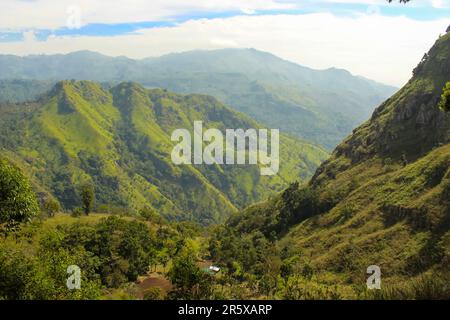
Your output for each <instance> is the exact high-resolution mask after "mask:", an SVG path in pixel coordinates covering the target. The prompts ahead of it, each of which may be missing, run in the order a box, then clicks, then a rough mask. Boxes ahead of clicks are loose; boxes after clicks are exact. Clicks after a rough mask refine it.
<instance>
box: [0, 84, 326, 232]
mask: <svg viewBox="0 0 450 320" xmlns="http://www.w3.org/2000/svg"><path fill="white" fill-rule="evenodd" d="M0 113H1V117H0V123H1V126H0V127H1V129H0V130H1V135H0V148H1V153H2V155H3V157H6V158H8V159H9V160H10V161H12V162H14V163H15V164H16V165H17V166H19V167H20V168H22V170H23V171H24V172H26V174H27V175H28V176H29V177H30V178H31V179H32V181H33V183H34V185H35V189H36V190H37V191H38V192H39V194H40V196H41V198H42V197H45V194H50V195H52V196H54V197H55V198H56V199H57V200H58V201H59V202H60V203H61V205H62V206H63V208H65V209H68V210H72V209H74V208H75V207H77V206H80V196H79V186H82V185H85V184H93V185H94V188H95V195H96V199H95V206H96V209H97V210H100V211H104V212H111V211H114V210H117V209H118V208H122V209H126V210H127V211H128V212H138V211H140V210H141V209H142V208H144V207H149V208H150V209H152V210H154V211H156V212H158V213H160V214H161V215H162V216H165V217H169V218H180V219H194V220H196V221H199V222H201V223H204V224H209V223H212V222H218V221H221V220H223V219H224V218H225V217H226V216H227V215H229V214H230V213H232V212H234V211H236V210H237V209H238V208H242V207H244V206H246V205H248V204H250V203H253V202H256V201H260V200H262V199H264V198H266V197H267V196H268V195H269V194H271V193H273V192H276V191H279V190H282V189H283V188H285V187H286V186H287V185H288V183H290V182H292V181H294V180H297V179H299V180H305V179H307V178H308V177H310V176H311V175H312V173H313V172H314V170H315V168H316V167H317V166H318V165H319V164H320V163H321V161H322V160H323V159H324V158H325V157H326V152H324V151H323V150H322V149H320V148H318V147H316V146H314V145H311V144H308V143H304V142H302V141H299V140H297V139H294V138H290V137H288V136H286V135H282V136H281V141H280V171H279V173H278V174H277V175H275V176H261V175H260V169H259V168H258V166H256V165H240V166H227V165H223V166H216V165H214V166H207V165H195V166H191V165H184V166H183V165H181V166H176V165H174V164H173V163H172V161H171V157H170V154H171V151H172V148H173V146H174V143H173V142H172V141H171V134H172V131H173V130H174V129H178V128H185V129H188V130H189V131H190V132H191V133H192V132H193V122H194V121H196V120H200V121H203V125H204V127H205V128H217V129H219V130H221V131H224V130H225V129H226V128H229V129H237V128H243V129H246V128H259V127H261V125H260V124H258V123H255V122H253V121H252V120H249V119H248V118H246V117H245V116H243V115H241V114H239V113H236V112H234V111H232V110H230V109H228V108H227V107H225V106H224V105H223V104H221V103H220V102H218V101H217V100H216V99H214V98H212V97H209V96H204V95H195V94H191V95H178V94H174V93H170V92H167V91H165V90H160V89H152V90H149V89H145V88H143V87H142V86H140V85H138V84H135V83H122V84H119V85H117V86H114V87H113V88H111V89H105V88H104V86H102V85H100V84H97V83H94V82H89V81H80V82H78V81H62V82H59V83H57V84H56V85H55V86H54V87H53V89H52V90H51V91H50V92H48V93H47V94H46V95H44V96H42V97H41V98H40V99H39V100H38V101H36V102H33V103H24V104H19V105H17V104H16V105H2V106H1V107H0Z"/></svg>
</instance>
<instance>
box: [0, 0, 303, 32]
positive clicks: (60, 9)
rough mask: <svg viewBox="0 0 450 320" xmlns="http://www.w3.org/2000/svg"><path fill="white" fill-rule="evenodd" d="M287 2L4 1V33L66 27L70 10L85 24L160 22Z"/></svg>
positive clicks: (1, 17)
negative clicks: (193, 13)
mask: <svg viewBox="0 0 450 320" xmlns="http://www.w3.org/2000/svg"><path fill="white" fill-rule="evenodd" d="M293 6H295V1H294V2H289V1H283V0H245V4H243V1H242V0H221V1H216V0H170V1H169V0H126V1H124V0H58V1H55V0H2V2H1V11H0V30H17V29H29V28H41V29H56V28H60V27H66V26H67V21H68V19H70V17H71V12H68V11H70V10H68V9H69V8H71V7H79V8H80V10H81V18H82V22H83V23H84V24H88V23H129V22H142V21H159V20H165V19H169V18H171V17H174V16H180V15H183V14H189V13H192V12H222V11H229V10H234V11H242V12H245V13H248V14H249V13H252V12H254V11H255V10H272V9H288V8H292V7H293Z"/></svg>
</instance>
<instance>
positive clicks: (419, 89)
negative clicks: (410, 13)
mask: <svg viewBox="0 0 450 320" xmlns="http://www.w3.org/2000/svg"><path fill="white" fill-rule="evenodd" d="M448 81H450V34H447V35H445V36H443V37H441V38H440V39H438V40H437V42H436V44H435V45H434V46H433V48H432V49H431V50H430V51H429V53H428V54H426V55H425V56H424V58H423V60H422V61H421V62H420V64H419V65H418V66H417V68H416V69H415V70H414V75H413V78H412V79H411V80H410V81H409V82H408V83H407V85H406V86H405V87H404V88H402V89H401V90H400V91H399V92H397V93H396V94H395V95H394V96H393V97H391V98H390V99H388V100H387V101H386V102H384V103H383V104H382V105H381V106H380V107H378V108H377V109H376V110H375V112H374V114H373V115H372V118H371V119H370V120H369V121H368V122H366V123H365V124H363V125H362V126H360V127H359V128H357V129H355V130H354V131H353V134H352V135H351V136H350V137H348V138H347V139H346V140H344V142H342V143H341V144H340V145H339V146H338V147H337V148H336V149H335V151H334V153H333V156H332V157H331V158H330V159H329V160H328V161H326V162H325V163H324V164H323V165H322V166H321V167H320V168H319V170H318V171H317V172H316V174H315V176H314V178H313V179H312V182H311V183H312V184H313V185H322V184H323V183H324V182H325V181H326V180H327V177H332V176H333V174H332V172H339V171H343V170H345V169H347V168H348V167H349V166H354V165H357V164H359V163H362V162H364V161H366V160H368V159H371V158H373V157H381V158H383V159H388V161H391V160H392V161H394V162H396V161H402V162H411V161H414V160H416V159H418V158H420V157H421V156H423V155H425V154H426V153H428V152H429V151H430V150H432V149H433V148H436V147H439V146H441V145H443V144H446V143H448V142H449V141H450V134H449V132H450V131H449V130H450V115H449V113H445V112H443V111H442V110H441V109H439V107H438V104H439V100H440V97H441V94H442V88H443V87H444V86H445V84H446V82H448ZM343 159H346V160H349V161H343Z"/></svg>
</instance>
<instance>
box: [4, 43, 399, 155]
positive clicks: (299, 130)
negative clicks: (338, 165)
mask: <svg viewBox="0 0 450 320" xmlns="http://www.w3.org/2000/svg"><path fill="white" fill-rule="evenodd" d="M0 69H1V70H2V73H1V74H0V79H3V80H4V81H3V85H2V82H0V93H1V94H0V96H8V97H9V99H10V100H9V101H12V102H15V101H23V99H24V96H25V97H27V94H28V97H27V98H28V99H30V98H33V97H35V96H36V90H20V88H18V86H17V80H15V79H22V80H21V81H25V80H23V79H33V80H34V81H37V80H45V81H49V80H50V81H51V80H53V81H54V80H66V79H77V80H94V81H102V82H112V83H116V84H117V83H118V82H121V81H135V82H139V83H141V84H143V85H144V86H146V87H155V88H166V89H168V90H171V91H174V92H177V93H200V94H208V95H212V96H214V97H216V98H218V99H219V100H220V101H223V102H225V103H226V104H227V105H229V106H230V107H232V108H234V109H236V110H238V111H241V112H243V113H245V114H247V115H249V116H250V117H251V118H252V119H255V120H257V121H259V122H261V123H263V124H264V125H266V126H269V127H271V128H279V129H280V130H282V131H283V132H286V133H289V134H292V135H295V136H297V137H300V138H302V139H306V140H307V141H311V142H313V143H318V144H321V145H323V146H325V147H326V148H328V149H332V148H334V147H335V146H336V145H337V144H338V143H339V142H340V141H341V140H342V139H343V138H345V137H346V136H347V135H348V134H350V133H351V130H352V129H353V128H354V127H356V126H357V125H359V124H360V123H362V122H363V121H365V120H366V119H367V118H368V117H369V116H370V114H371V113H372V111H373V109H374V108H375V107H376V106H377V105H379V104H380V103H381V102H382V101H384V100H385V99H386V98H387V97H389V96H390V95H391V94H393V93H394V92H395V91H396V88H393V87H391V86H386V85H383V84H380V83H377V82H375V81H371V80H368V79H364V78H362V77H357V76H353V75H351V74H350V73H349V72H348V71H345V70H340V69H335V68H331V69H327V70H314V69H310V68H307V67H303V66H300V65H297V64H295V63H292V62H288V61H285V60H282V59H280V58H278V57H276V56H274V55H271V54H269V53H266V52H261V51H258V50H254V49H223V50H214V51H191V52H185V53H177V54H169V55H166V56H162V57H158V58H148V59H143V60H132V59H128V58H125V57H118V58H112V57H107V56H104V55H101V54H98V53H95V52H89V51H81V52H74V53H70V54H67V55H50V56H46V55H36V56H27V57H17V56H11V55H0ZM11 82H13V83H12V84H11ZM25 86H27V85H25ZM41 86H42V87H43V88H45V86H47V88H50V84H49V83H48V82H47V83H45V82H44V84H43V85H41ZM41 86H34V88H36V89H37V88H39V87H41ZM27 87H30V86H29V85H28V86H27ZM44 91H45V90H42V91H41V92H44Z"/></svg>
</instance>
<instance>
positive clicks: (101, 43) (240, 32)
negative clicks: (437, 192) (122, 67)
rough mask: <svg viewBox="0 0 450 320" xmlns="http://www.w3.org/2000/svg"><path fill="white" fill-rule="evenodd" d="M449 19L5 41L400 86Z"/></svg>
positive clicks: (21, 48)
mask: <svg viewBox="0 0 450 320" xmlns="http://www.w3.org/2000/svg"><path fill="white" fill-rule="evenodd" d="M449 24H450V19H444V20H437V21H417V20H412V19H408V18H406V17H385V16H381V15H369V14H361V15H359V16H357V17H338V16H334V15H332V14H329V13H319V14H305V15H266V16H237V17H232V18H221V19H210V20H208V19H201V20H191V21H188V22H185V23H182V24H179V25H177V26H176V27H165V28H152V29H144V30H139V31H138V32H136V33H135V34H129V35H121V36H114V37H87V36H80V37H50V38H49V39H48V40H46V41H42V42H40V41H36V40H34V39H32V37H30V36H28V37H27V40H26V41H24V42H15V43H5V42H3V43H1V42H0V52H2V53H11V54H19V55H24V54H32V53H33V54H39V53H67V52H71V51H75V50H85V49H88V50H93V51H98V52H101V53H104V54H108V55H114V56H118V55H126V56H129V57H132V58H143V57H148V56H157V55H161V54H165V53H170V52H179V51H187V50H193V49H217V48H224V47H246V48H248V47H253V48H256V49H259V50H264V51H268V52H271V53H273V54H275V55H278V56H280V57H282V58H285V59H288V60H291V61H294V62H297V63H299V64H302V65H306V66H310V67H313V68H318V69H323V68H329V67H339V68H345V69H347V70H349V71H351V72H352V73H354V74H358V75H363V76H365V77H368V78H371V79H375V80H378V81H381V82H384V83H390V84H395V85H402V84H403V83H404V82H406V81H407V80H408V78H409V77H410V75H411V71H412V69H413V68H414V67H415V66H416V65H417V63H418V62H419V60H420V59H421V58H422V56H423V54H424V53H425V52H426V51H428V49H429V48H430V47H431V45H432V44H433V43H434V41H435V40H436V39H437V37H438V36H439V34H440V33H443V32H445V29H446V27H447V26H448V25H449Z"/></svg>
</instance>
